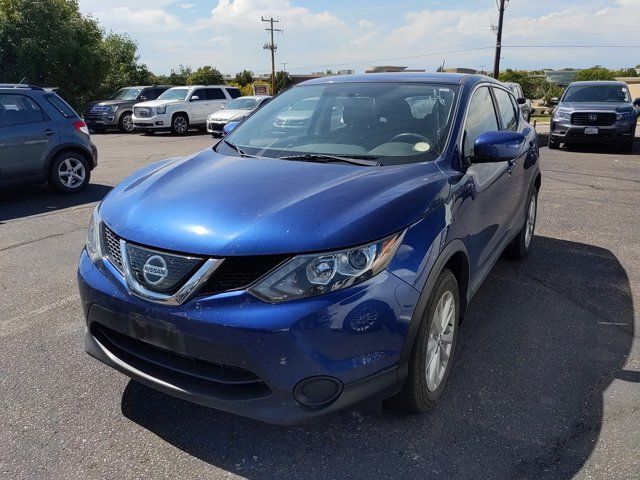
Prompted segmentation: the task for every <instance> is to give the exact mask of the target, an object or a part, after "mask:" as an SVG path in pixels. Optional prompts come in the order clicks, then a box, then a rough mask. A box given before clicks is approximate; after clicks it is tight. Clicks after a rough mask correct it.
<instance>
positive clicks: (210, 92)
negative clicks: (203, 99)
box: [207, 88, 227, 100]
mask: <svg viewBox="0 0 640 480" xmlns="http://www.w3.org/2000/svg"><path fill="white" fill-rule="evenodd" d="M226 98H227V97H225V96H224V92H223V91H222V89H221V88H207V100H226Z"/></svg>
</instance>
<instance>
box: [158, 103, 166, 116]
mask: <svg viewBox="0 0 640 480" xmlns="http://www.w3.org/2000/svg"><path fill="white" fill-rule="evenodd" d="M156 113H159V114H161V115H164V114H165V113H167V106H166V105H165V106H164V107H156Z"/></svg>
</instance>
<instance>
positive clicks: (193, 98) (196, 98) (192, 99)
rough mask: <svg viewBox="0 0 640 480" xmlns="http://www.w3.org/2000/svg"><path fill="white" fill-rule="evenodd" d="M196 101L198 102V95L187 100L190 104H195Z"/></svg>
mask: <svg viewBox="0 0 640 480" xmlns="http://www.w3.org/2000/svg"><path fill="white" fill-rule="evenodd" d="M196 100H200V97H199V96H198V95H194V96H193V97H191V100H189V101H190V102H195V101H196Z"/></svg>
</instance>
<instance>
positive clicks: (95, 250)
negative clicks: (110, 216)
mask: <svg viewBox="0 0 640 480" xmlns="http://www.w3.org/2000/svg"><path fill="white" fill-rule="evenodd" d="M98 208H100V205H98V206H97V207H96V208H95V210H94V211H93V215H92V216H91V222H90V223H89V229H88V230H87V245H86V246H87V253H88V254H89V258H90V259H91V261H92V262H96V261H98V260H100V259H101V258H102V236H101V234H100V214H99V213H98Z"/></svg>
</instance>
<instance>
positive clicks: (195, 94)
mask: <svg viewBox="0 0 640 480" xmlns="http://www.w3.org/2000/svg"><path fill="white" fill-rule="evenodd" d="M193 97H198V100H206V99H207V92H206V91H205V89H204V88H199V89H198V90H196V91H195V92H193V95H191V100H194V98H193Z"/></svg>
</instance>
